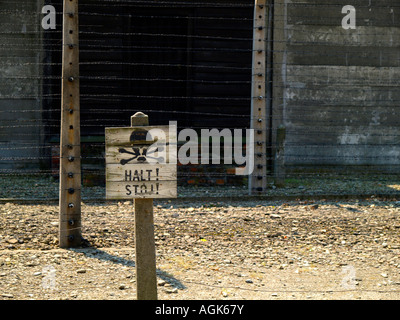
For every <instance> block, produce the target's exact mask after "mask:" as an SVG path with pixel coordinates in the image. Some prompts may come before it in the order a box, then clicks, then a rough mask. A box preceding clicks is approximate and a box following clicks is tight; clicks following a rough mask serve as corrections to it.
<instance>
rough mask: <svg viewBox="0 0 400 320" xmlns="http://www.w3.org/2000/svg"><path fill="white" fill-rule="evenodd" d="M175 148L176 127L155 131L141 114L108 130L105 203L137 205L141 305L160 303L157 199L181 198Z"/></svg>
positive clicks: (137, 247) (139, 297)
mask: <svg viewBox="0 0 400 320" xmlns="http://www.w3.org/2000/svg"><path fill="white" fill-rule="evenodd" d="M176 146H177V145H176V126H168V127H167V126H164V127H151V126H149V119H148V116H147V115H145V114H143V113H141V112H138V113H136V114H135V115H134V116H132V117H131V127H125V128H106V198H107V199H134V201H135V250H136V286H137V299H138V300H156V299H157V277H156V254H155V243H154V220H153V198H176V197H177V182H176V176H177V175H176V173H177V165H176V156H177V155H176Z"/></svg>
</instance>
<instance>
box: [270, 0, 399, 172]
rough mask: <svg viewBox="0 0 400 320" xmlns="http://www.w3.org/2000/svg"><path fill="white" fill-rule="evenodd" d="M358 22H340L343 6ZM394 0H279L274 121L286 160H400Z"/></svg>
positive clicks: (329, 162)
mask: <svg viewBox="0 0 400 320" xmlns="http://www.w3.org/2000/svg"><path fill="white" fill-rule="evenodd" d="M344 5H353V6H354V7H355V8H356V29H355V30H345V29H343V28H342V24H341V21H342V18H343V17H344V16H345V14H342V12H341V11H342V7H343V6H344ZM399 9H400V8H399V2H398V0H379V1H377V0H376V1H374V0H357V1H355V0H353V1H350V0H349V1H339V0H327V1H318V0H291V1H288V0H277V1H275V24H274V26H275V36H277V34H279V33H280V35H281V36H282V37H283V38H277V37H275V38H274V48H275V49H274V50H275V52H274V56H275V55H277V59H275V64H274V74H275V78H274V79H275V82H274V83H273V86H274V96H275V99H274V114H273V116H274V119H273V123H274V127H275V128H276V127H277V126H278V125H279V124H284V125H285V126H286V128H287V134H286V149H285V161H286V164H288V165H299V164H313V165H316V164H318V165H343V164H350V165H353V164H356V165H381V164H385V165H395V164H399V157H400V146H399V144H398V141H399V135H400V126H399V124H400V123H399V100H400V92H399V90H398V85H399V80H400V59H399V58H400V50H399V46H400V42H399V40H400V28H399V27H400V19H399V14H400V11H399Z"/></svg>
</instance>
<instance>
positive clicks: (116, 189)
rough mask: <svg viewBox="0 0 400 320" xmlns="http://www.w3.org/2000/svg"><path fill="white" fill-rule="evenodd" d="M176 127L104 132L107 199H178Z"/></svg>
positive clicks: (131, 128)
mask: <svg viewBox="0 0 400 320" xmlns="http://www.w3.org/2000/svg"><path fill="white" fill-rule="evenodd" d="M176 130H177V129H176V126H175V125H170V126H159V127H153V126H140V127H125V128H106V131H105V136H106V198H107V199H155V198H176V197H177V182H176V180H177V165H176V159H177V143H176V142H177V137H176V136H177V134H176Z"/></svg>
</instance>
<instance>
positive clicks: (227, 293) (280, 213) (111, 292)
mask: <svg viewBox="0 0 400 320" xmlns="http://www.w3.org/2000/svg"><path fill="white" fill-rule="evenodd" d="M206 204H207V205H206ZM154 206H155V209H154V215H155V239H156V247H157V248H156V250H157V274H158V296H159V298H160V299H168V300H175V299H184V300H186V299H188V300H189V299H190V300H192V299H221V300H223V299H257V300H258V299H275V300H279V299H311V300H312V299H316V300H320V299H329V300H331V299H399V298H400V258H399V254H400V238H399V233H400V221H399V219H398V218H399V214H400V202H399V201H397V199H375V198H371V199H367V200H362V201H361V200H360V201H357V200H347V201H345V200H340V201H333V200H323V199H322V200H318V201H286V202H285V201H267V200H246V201H240V199H239V200H238V201H235V202H232V201H230V202H223V201H218V199H216V200H215V201H213V202H210V201H202V202H201V201H196V200H195V199H194V200H192V201H184V200H179V199H178V200H172V201H171V200H169V201H157V202H155V204H154ZM82 213H83V216H82V224H83V230H82V233H83V236H84V238H85V239H86V240H87V245H86V247H84V248H79V249H69V250H64V249H59V248H58V239H57V236H58V207H57V204H56V203H55V204H36V205H35V204H17V203H11V202H3V203H2V204H0V299H4V300H21V299H46V300H47V299H107V300H112V299H135V298H136V283H135V263H134V261H135V251H134V234H133V219H134V212H133V206H132V203H131V202H129V201H127V202H104V203H92V202H87V203H84V204H83V206H82Z"/></svg>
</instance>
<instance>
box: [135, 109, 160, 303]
mask: <svg viewBox="0 0 400 320" xmlns="http://www.w3.org/2000/svg"><path fill="white" fill-rule="evenodd" d="M148 125H149V117H148V116H147V115H144V114H143V113H136V114H135V115H133V116H132V117H131V127H134V126H148ZM134 203H135V252H136V265H135V266H136V286H137V287H136V297H137V299H138V300H157V275H156V245H155V241H154V217H153V199H135V200H134Z"/></svg>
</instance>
